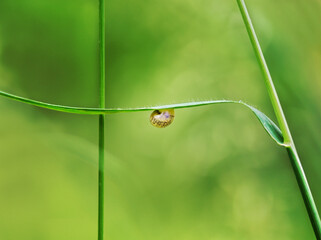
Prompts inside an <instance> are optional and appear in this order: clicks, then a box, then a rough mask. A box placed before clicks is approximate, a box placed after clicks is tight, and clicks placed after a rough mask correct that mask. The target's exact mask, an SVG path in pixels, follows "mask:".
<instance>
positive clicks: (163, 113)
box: [149, 109, 174, 128]
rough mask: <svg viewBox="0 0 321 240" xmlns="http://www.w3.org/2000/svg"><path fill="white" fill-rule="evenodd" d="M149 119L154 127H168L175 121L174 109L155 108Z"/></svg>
mask: <svg viewBox="0 0 321 240" xmlns="http://www.w3.org/2000/svg"><path fill="white" fill-rule="evenodd" d="M149 120H150V123H151V124H152V125H153V126H154V127H158V128H164V127H167V126H168V125H170V124H171V123H172V122H173V121H174V109H162V110H155V111H153V112H152V114H151V115H150V118H149Z"/></svg>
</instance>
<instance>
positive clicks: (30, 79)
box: [0, 0, 321, 240]
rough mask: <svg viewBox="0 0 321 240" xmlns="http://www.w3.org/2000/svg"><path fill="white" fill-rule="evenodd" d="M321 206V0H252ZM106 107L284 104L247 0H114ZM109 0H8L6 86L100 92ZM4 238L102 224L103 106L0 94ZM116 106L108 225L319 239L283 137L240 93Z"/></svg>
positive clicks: (125, 233)
mask: <svg viewBox="0 0 321 240" xmlns="http://www.w3.org/2000/svg"><path fill="white" fill-rule="evenodd" d="M246 2H247V4H248V8H249V11H250V13H251V16H252V18H253V22H254V25H255V27H256V30H257V33H258V36H259V39H260V41H261V44H262V48H263V51H264V53H265V56H266V60H267V62H268V65H269V67H270V71H271V74H272V76H273V78H274V81H275V85H276V87H277V90H278V93H279V95H280V99H281V101H282V104H283V107H284V110H285V113H286V115H287V118H288V122H289V125H290V128H291V130H292V132H293V136H294V140H295V142H296V145H297V148H298V151H299V154H300V156H301V159H302V164H303V166H304V168H305V170H306V174H307V177H308V179H309V182H310V185H311V189H312V192H313V194H314V196H315V200H316V204H317V205H318V206H319V208H320V209H321V190H320V185H319V183H320V181H321V171H320V170H321V162H320V154H321V143H320V136H321V134H320V133H321V126H320V122H321V94H320V92H321V79H320V76H321V68H320V64H321V41H320V38H321V29H320V22H321V14H320V13H321V3H320V1H318V0H310V1H309V3H308V4H307V2H306V1H304V0H295V1H291V4H289V2H288V1H286V0H281V1H277V0H270V1H263V0H259V1H254V0H248V1H246ZM106 9H107V36H106V37H107V64H106V66H107V84H106V85H107V87H106V89H107V100H106V105H107V106H108V107H137V106H150V105H156V104H169V103H177V102H186V101H191V100H208V99H234V100H244V101H246V102H248V103H250V104H253V105H254V106H257V107H258V108H259V109H260V110H262V111H263V112H265V113H266V114H267V115H269V116H270V117H271V118H272V119H273V120H275V117H274V115H273V111H272V108H271V104H270V102H269V98H268V94H267V92H266V90H265V86H264V81H263V78H262V76H261V73H260V70H259V68H258V64H257V62H256V60H255V57H254V54H253V51H252V49H251V45H250V42H249V39H248V36H247V34H246V30H245V28H244V25H243V22H242V20H241V16H240V13H239V11H238V8H237V4H236V1H223V0H211V1H210V0H201V1H195V0H164V1H143V0H124V1H116V0H107V8H106ZM97 20H98V1H97V0H95V1H94V0H74V1H63V0H50V1H49V0H46V1H44V0H28V1H12V0H1V1H0V89H1V90H4V91H8V92H10V93H14V94H17V95H22V96H25V97H29V98H33V99H37V100H41V101H45V102H50V103H57V104H64V105H71V106H90V107H95V106H98V72H99V71H98V38H97V35H98V31H97V29H98V21H97ZM0 110H1V118H0V134H1V137H0V239H4V240H11V239H24V240H43V239H46V240H58V239H59V240H64V239H66V240H67V239H68V240H69V239H77V240H82V239H84V240H88V239H96V237H97V201H98V200H97V189H98V187H97V156H98V152H97V138H98V136H97V133H98V129H97V128H98V118H97V117H96V116H81V115H72V114H66V113H58V112H53V111H49V110H44V109H39V108H35V107H32V106H27V105H24V104H21V103H17V102H12V101H11V100H7V99H5V98H1V99H0ZM149 114H150V113H147V112H142V113H128V114H115V115H110V116H107V119H106V124H107V129H106V193H105V194H106V198H105V206H106V207H105V216H106V221H105V231H106V236H105V239H111V240H124V239H126V240H128V239H129V240H132V239H133V240H136V239H137V240H150V239H153V240H195V239H201V240H212V239H222V240H233V239H239V240H243V239H244V240H252V239H253V240H254V239H255V240H257V239H260V240H265V239H266V240H268V239H280V240H296V239H297V240H302V239H314V235H313V231H312V227H311V226H310V223H309V219H308V216H307V214H306V211H305V208H304V205H303V201H302V199H301V196H300V193H299V190H298V187H297V184H296V181H295V178H294V175H293V173H292V170H291V168H290V164H289V160H288V158H287V155H286V151H285V150H284V149H283V148H281V147H279V146H277V145H276V144H275V143H274V142H273V141H272V140H271V139H270V137H269V136H268V134H266V132H265V131H264V129H263V128H262V127H261V126H260V124H259V122H258V121H257V120H256V119H255V117H254V115H252V113H251V112H250V111H248V110H247V109H245V108H243V107H241V106H233V105H222V106H220V105H215V106H208V107H202V108H194V109H185V110H184V109H183V110H177V111H176V118H175V121H174V123H173V124H172V125H171V126H170V127H168V128H166V129H156V128H154V127H152V126H151V125H150V123H149Z"/></svg>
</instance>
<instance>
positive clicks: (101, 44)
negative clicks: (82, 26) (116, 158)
mask: <svg viewBox="0 0 321 240" xmlns="http://www.w3.org/2000/svg"><path fill="white" fill-rule="evenodd" d="M105 25H106V24H105V0H99V68H100V81H99V82H100V84H99V90H100V91H99V92H100V94H99V95H100V99H99V102H100V104H99V107H100V108H105V57H106V56H105V29H106V26H105ZM98 131H99V140H98V141H99V143H98V145H99V146H98V147H99V158H98V165H99V166H98V240H103V239H104V175H105V171H104V165H105V164H104V148H105V115H104V114H100V115H99V130H98Z"/></svg>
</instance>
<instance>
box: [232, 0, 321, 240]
mask: <svg viewBox="0 0 321 240" xmlns="http://www.w3.org/2000/svg"><path fill="white" fill-rule="evenodd" d="M237 3H238V6H239V9H240V12H241V14H242V18H243V21H244V24H245V27H246V30H247V32H248V35H249V38H250V41H251V44H252V47H253V50H254V52H255V55H256V58H257V61H258V63H259V66H260V69H261V71H262V73H263V76H264V80H265V83H266V87H267V90H268V93H269V96H270V100H271V103H272V106H273V109H274V112H275V115H276V117H277V120H278V123H279V125H280V128H281V131H282V134H283V136H284V145H285V147H286V148H287V151H288V154H289V158H290V161H291V165H292V169H293V171H294V174H295V177H296V179H297V183H298V185H299V188H300V191H301V195H302V198H303V200H304V203H305V207H306V209H307V212H308V215H309V218H310V221H311V224H312V227H313V230H314V233H315V236H316V238H317V239H318V240H321V221H320V217H319V213H318V209H317V207H316V205H315V202H314V199H313V196H312V193H311V190H310V187H309V184H308V181H307V178H306V176H305V173H304V170H303V167H302V165H301V162H300V159H299V155H298V153H297V150H296V148H295V145H294V142H293V139H292V136H291V132H290V129H289V127H288V124H287V121H286V118H285V115H284V113H283V110H282V107H281V103H280V100H279V97H278V95H277V92H276V90H275V87H274V84H273V80H272V77H271V74H270V71H269V69H268V66H267V64H266V62H265V59H264V55H263V52H262V49H261V47H260V43H259V40H258V38H257V36H256V33H255V30H254V27H253V24H252V21H251V18H250V15H249V13H248V11H247V8H246V5H245V2H244V0H237Z"/></svg>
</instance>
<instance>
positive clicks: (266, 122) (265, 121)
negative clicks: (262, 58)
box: [0, 91, 287, 146]
mask: <svg viewBox="0 0 321 240" xmlns="http://www.w3.org/2000/svg"><path fill="white" fill-rule="evenodd" d="M0 96H4V97H8V98H10V99H13V100H16V101H19V102H23V103H27V104H31V105H34V106H37V107H42V108H47V109H51V110H55V111H61V112H67V113H77V114H91V115H97V114H112V113H121V112H142V111H153V110H157V109H158V110H160V109H169V108H172V109H180V108H192V107H200V106H207V105H214V104H223V103H234V104H241V105H243V106H246V107H247V108H249V109H250V110H251V111H252V112H253V113H254V114H255V116H256V117H257V118H258V120H259V121H260V123H261V124H262V126H263V127H264V129H265V130H266V132H267V133H268V134H269V135H270V136H271V137H272V139H273V140H274V141H275V142H276V143H277V144H279V145H282V146H287V145H286V144H284V141H283V136H282V133H281V131H280V129H279V128H278V127H277V125H276V124H275V123H274V122H273V121H272V120H271V119H270V118H268V117H267V116H266V115H265V114H264V113H262V112H261V111H259V110H258V109H256V108H255V107H253V106H251V105H248V104H246V103H244V102H242V101H233V100H210V101H200V102H186V103H176V104H169V105H160V106H153V107H138V108H84V107H70V106H62V105H55V104H50V103H44V102H39V101H36V100H31V99H27V98H23V97H20V96H16V95H13V94H9V93H6V92H2V91H0Z"/></svg>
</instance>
